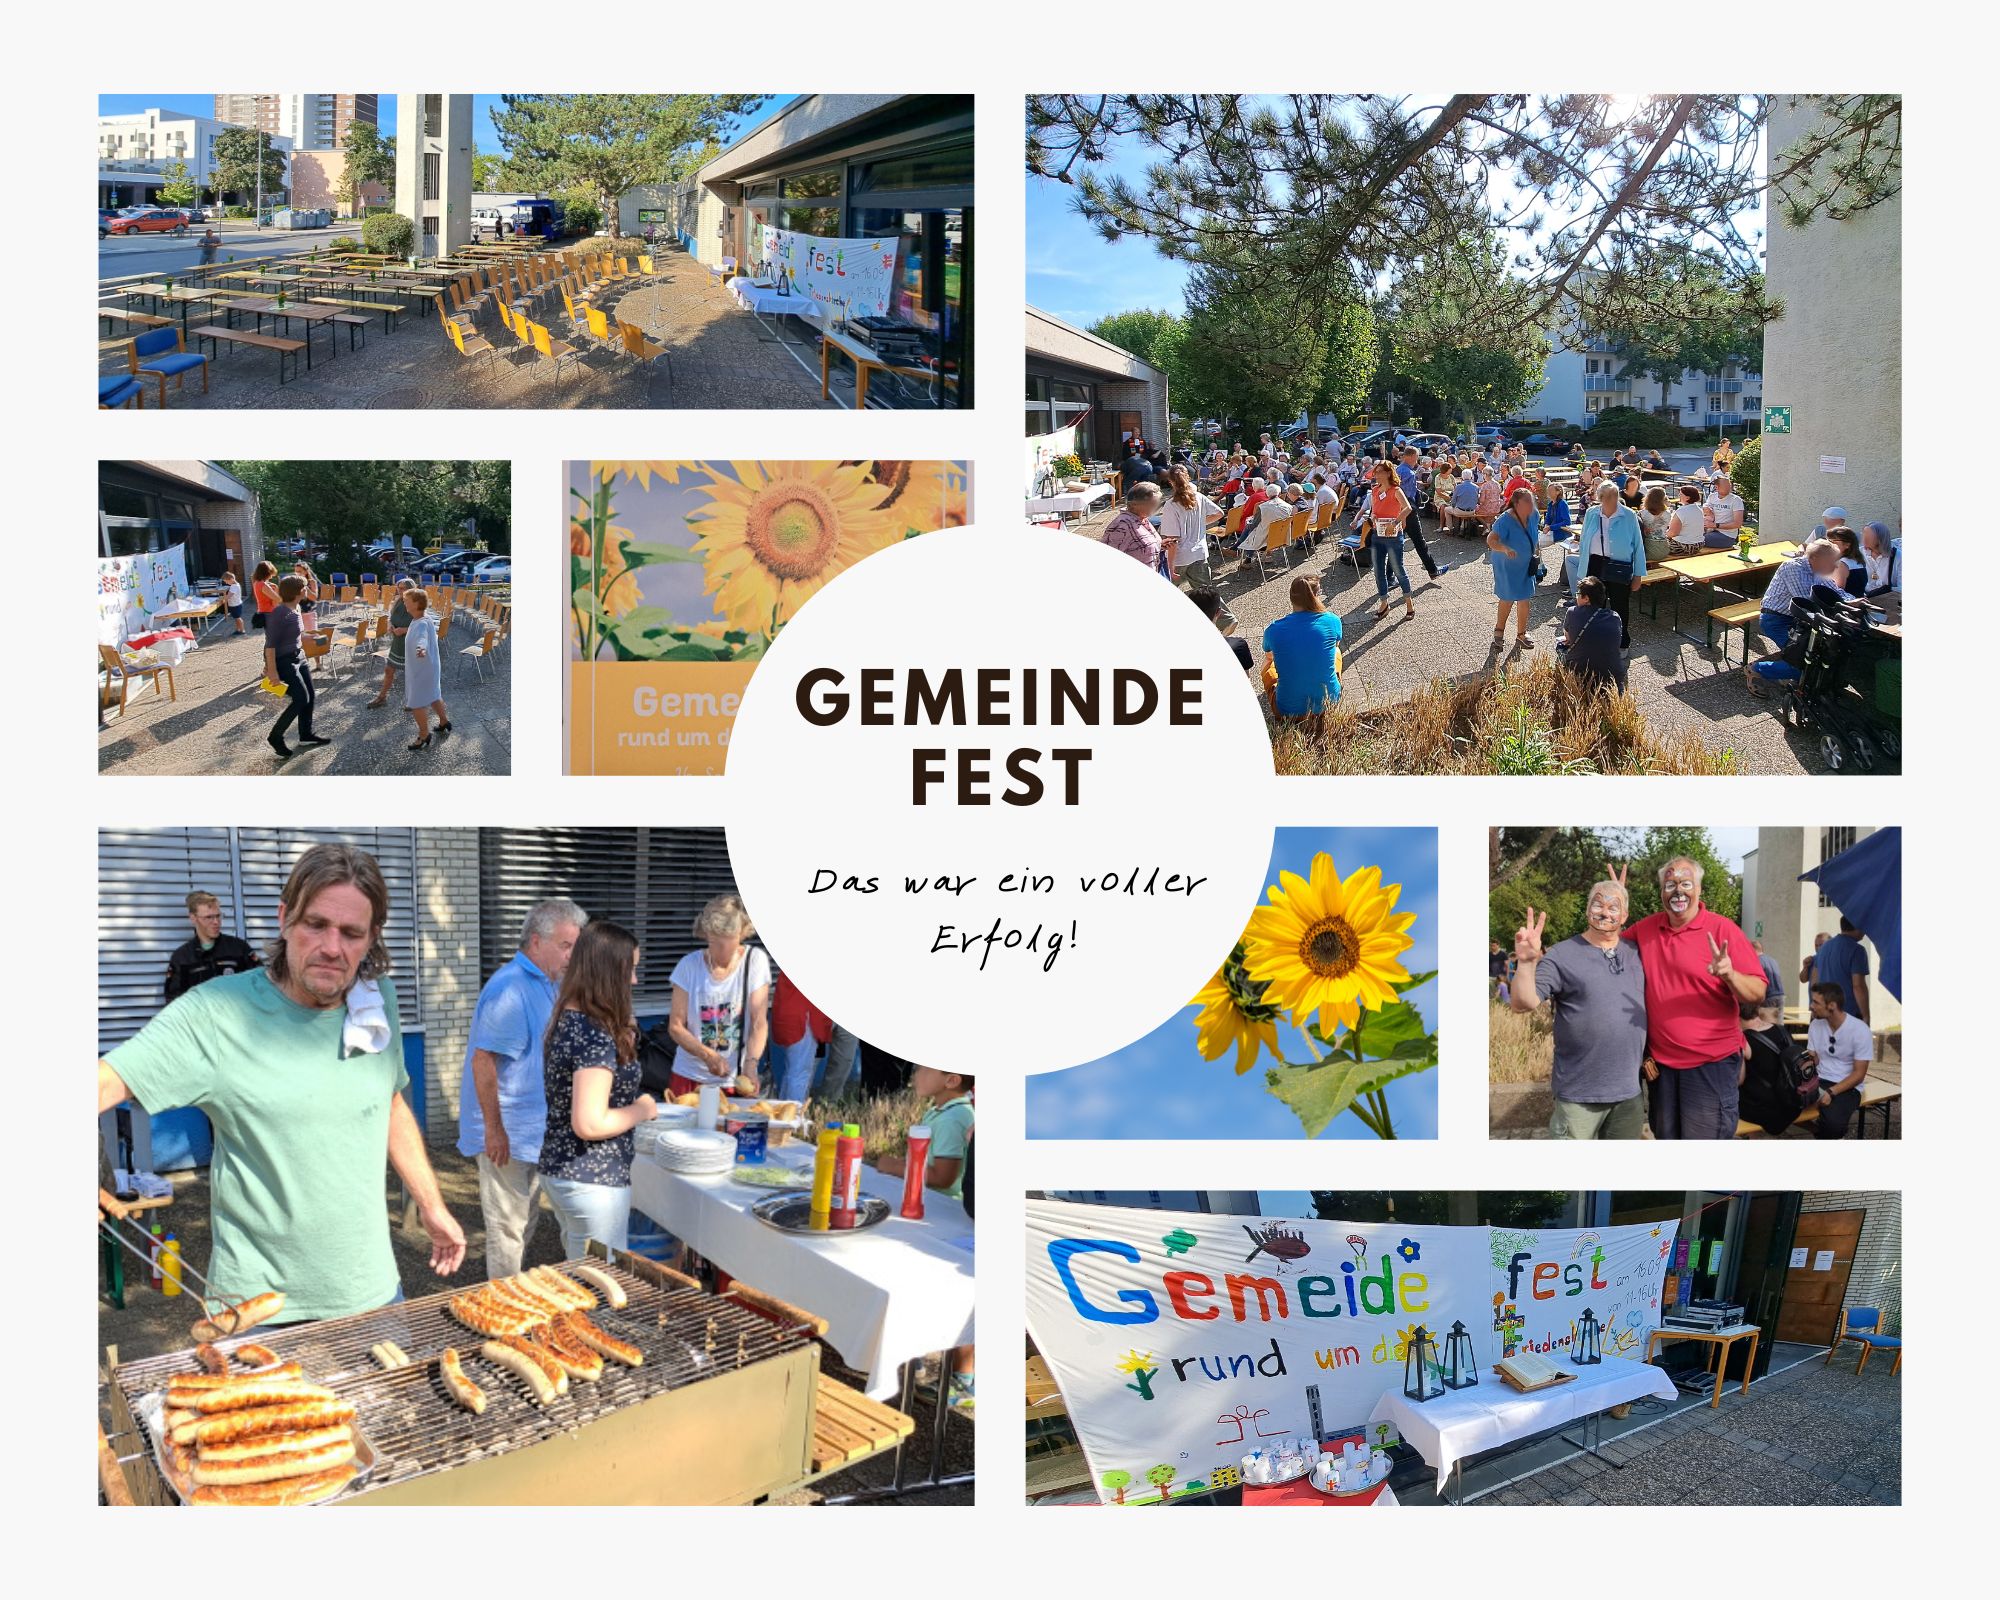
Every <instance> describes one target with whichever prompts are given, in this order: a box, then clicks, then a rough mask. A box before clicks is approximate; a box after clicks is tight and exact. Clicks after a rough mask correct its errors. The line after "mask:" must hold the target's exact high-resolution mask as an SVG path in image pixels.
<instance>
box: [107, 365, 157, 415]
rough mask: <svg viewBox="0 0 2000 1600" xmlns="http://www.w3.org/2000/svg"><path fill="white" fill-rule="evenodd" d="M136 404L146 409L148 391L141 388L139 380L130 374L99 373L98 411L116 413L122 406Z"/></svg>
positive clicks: (141, 408)
mask: <svg viewBox="0 0 2000 1600" xmlns="http://www.w3.org/2000/svg"><path fill="white" fill-rule="evenodd" d="M134 403H136V404H137V405H138V408H139V409H140V410H141V411H143V410H145V409H146V391H145V390H144V389H142V388H141V387H140V386H139V380H138V379H137V378H135V377H133V376H132V375H131V374H130V373H110V374H105V373H99V374H98V378H97V409H98V410H99V411H116V410H117V409H118V408H119V407H120V406H128V405H132V404H134Z"/></svg>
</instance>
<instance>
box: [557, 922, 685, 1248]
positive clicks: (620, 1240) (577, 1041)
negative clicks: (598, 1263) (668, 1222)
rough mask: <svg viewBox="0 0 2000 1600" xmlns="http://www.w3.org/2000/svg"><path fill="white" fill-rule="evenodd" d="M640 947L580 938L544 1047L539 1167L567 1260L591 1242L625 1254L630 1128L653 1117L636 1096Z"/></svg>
mask: <svg viewBox="0 0 2000 1600" xmlns="http://www.w3.org/2000/svg"><path fill="white" fill-rule="evenodd" d="M638 982H639V941H638V940H637V939H635V938H633V937H632V935H631V934H630V933H629V932H628V931H627V930H626V929H624V928H621V927H619V926H618V924H617V923H615V922H591V923H588V924H586V925H585V927H584V930H583V932H582V933H581V934H579V935H578V936H577V941H576V949H575V951H574V953H573V954H572V955H571V956H570V961H569V970H568V971H567V972H565V973H564V974H563V981H562V988H561V990H560V991H559V992H558V993H557V995H556V1008H555V1011H554V1012H553V1013H552V1014H551V1015H550V1017H549V1029H548V1034H547V1036H546V1038H545V1040H544V1042H543V1046H542V1061H543V1068H542V1079H543V1084H544V1086H545V1088H546V1089H547V1091H548V1102H549V1112H548V1122H547V1125H546V1127H545V1128H544V1130H543V1134H542V1155H541V1160H540V1161H539V1162H538V1163H537V1165H538V1166H539V1167H540V1169H541V1173H542V1186H543V1188H544V1189H546V1190H547V1192H548V1196H549V1203H550V1204H551V1205H552V1206H553V1207H554V1208H555V1213H556V1217H557V1219H558V1221H559V1222H560V1224H561V1226H562V1238H563V1257H564V1259H565V1260H574V1259H576V1258H577V1257H578V1256H581V1255H582V1254H583V1253H584V1250H585V1247H586V1246H587V1245H588V1244H589V1242H590V1241H591V1240H592V1239H596V1240H598V1241H600V1242H601V1243H603V1244H605V1245H607V1246H609V1247H610V1248H611V1249H613V1250H623V1249H624V1248H625V1235H626V1225H627V1223H628V1222H629V1221H630V1219H631V1215H632V1130H633V1129H634V1128H636V1127H637V1126H638V1125H639V1124H640V1123H642V1122H651V1121H652V1120H653V1118H654V1117H655V1116H657V1115H658V1114H659V1112H658V1108H657V1107H656V1106H655V1104H654V1102H653V1097H652V1096H651V1095H649V1094H642V1093H641V1092H640V1089H639V1024H638V1021H637V1020H636V1019H635V1018H634V1017H633V1015H632V990H633V989H634V987H636V986H637V984H638Z"/></svg>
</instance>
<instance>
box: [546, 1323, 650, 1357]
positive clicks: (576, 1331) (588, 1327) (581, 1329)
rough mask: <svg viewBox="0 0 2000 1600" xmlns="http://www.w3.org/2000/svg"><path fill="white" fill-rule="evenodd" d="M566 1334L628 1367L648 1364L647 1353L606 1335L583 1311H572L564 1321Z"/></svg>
mask: <svg viewBox="0 0 2000 1600" xmlns="http://www.w3.org/2000/svg"><path fill="white" fill-rule="evenodd" d="M562 1327H563V1331H564V1332H565V1333H568V1334H570V1335H571V1336H572V1337H574V1338H576V1339H578V1340H580V1341H581V1342H582V1343H584V1344H586V1345H588V1346H589V1347H590V1348H591V1349H593V1350H595V1351H596V1352H597V1353H598V1354H599V1355H601V1356H609V1357H610V1358H611V1359H612V1360H613V1361H622V1362H624V1363H625V1365H626V1366H628V1367H640V1366H644V1365H645V1364H646V1353H645V1352H644V1351H643V1350H641V1349H640V1348H639V1347H638V1346H637V1345H636V1344H627V1343H626V1342H625V1341H624V1340H623V1339H618V1338H614V1337H613V1336H612V1335H610V1334H608V1333H606V1332H605V1331H604V1330H603V1329H602V1328H600V1327H599V1326H598V1325H597V1324H596V1323H594V1322H592V1321H591V1320H590V1318H588V1317H586V1316H585V1315H584V1314H583V1313H582V1312H581V1311H572V1312H571V1313H570V1314H569V1315H568V1316H566V1317H564V1318H563V1320H562Z"/></svg>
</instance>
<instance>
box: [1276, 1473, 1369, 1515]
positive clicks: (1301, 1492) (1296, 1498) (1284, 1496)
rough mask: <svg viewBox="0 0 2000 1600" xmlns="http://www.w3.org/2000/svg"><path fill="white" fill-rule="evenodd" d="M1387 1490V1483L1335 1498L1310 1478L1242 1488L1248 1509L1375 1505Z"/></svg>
mask: <svg viewBox="0 0 2000 1600" xmlns="http://www.w3.org/2000/svg"><path fill="white" fill-rule="evenodd" d="M1388 1487H1389V1485H1388V1483H1387V1481H1386V1480H1385V1481H1384V1482H1381V1483H1378V1484H1376V1485H1375V1487H1374V1488H1372V1489H1370V1490H1368V1491H1366V1492H1365V1493H1363V1494H1356V1495H1341V1496H1340V1497H1338V1498H1335V1497H1334V1496H1333V1495H1330V1494H1321V1493H1320V1492H1319V1490H1317V1489H1315V1488H1314V1487H1313V1486H1312V1479H1311V1477H1310V1476H1308V1477H1304V1478H1294V1479H1293V1480H1292V1481H1291V1482H1290V1483H1278V1484H1260V1483H1246V1484H1244V1485H1243V1503H1244V1504H1245V1505H1246V1506H1333V1507H1335V1508H1342V1507H1350V1506H1372V1505H1373V1504H1374V1503H1375V1502H1376V1501H1377V1500H1379V1499H1380V1498H1381V1497H1382V1491H1383V1490H1384V1489H1386V1488H1388Z"/></svg>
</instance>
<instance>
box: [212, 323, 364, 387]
mask: <svg viewBox="0 0 2000 1600" xmlns="http://www.w3.org/2000/svg"><path fill="white" fill-rule="evenodd" d="M194 336H195V338H196V339H197V340H201V339H206V340H208V341H209V342H210V343H211V344H213V345H217V346H219V345H221V344H224V343H228V344H241V345H249V346H250V347H252V348H253V349H257V350H275V351H277V352H278V382H279V384H280V385H281V386H282V385H283V384H284V382H285V362H286V360H287V359H288V358H289V359H290V361H291V363H292V374H293V376H294V377H296V376H297V375H298V370H299V352H300V351H301V350H303V349H305V347H306V342H305V340H303V339H281V338H279V337H278V336H277V335H276V334H270V333H252V332H250V331H249V330H248V329H247V328H218V327H217V326H216V325H215V324H214V323H213V322H204V323H201V324H199V325H198V326H196V328H195V330H194ZM349 337H350V338H351V337H352V335H351V334H350V335H349ZM216 354H217V355H220V354H221V351H220V349H219V348H218V349H217V351H216Z"/></svg>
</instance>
